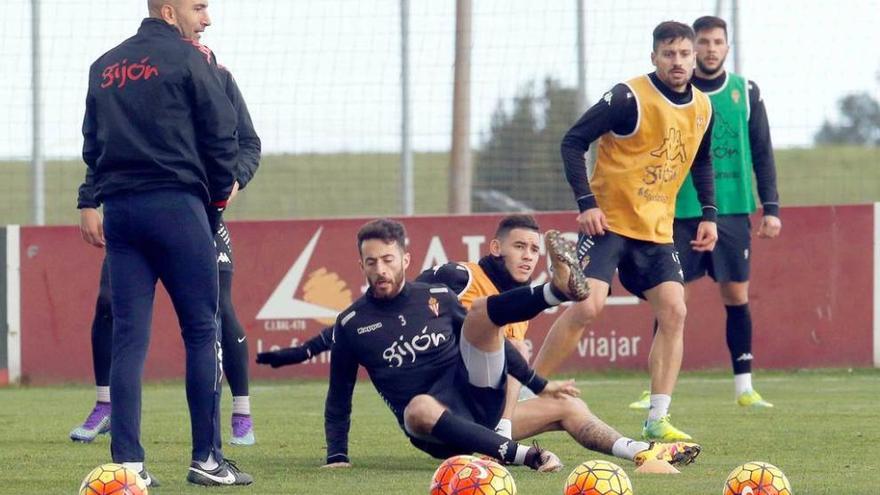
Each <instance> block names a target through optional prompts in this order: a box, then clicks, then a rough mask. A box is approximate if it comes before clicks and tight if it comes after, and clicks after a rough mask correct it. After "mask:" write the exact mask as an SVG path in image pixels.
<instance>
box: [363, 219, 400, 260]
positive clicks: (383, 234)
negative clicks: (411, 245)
mask: <svg viewBox="0 0 880 495" xmlns="http://www.w3.org/2000/svg"><path fill="white" fill-rule="evenodd" d="M370 239H379V240H380V241H382V242H384V243H385V244H392V243H395V242H396V243H397V245H398V246H399V247H400V250H401V251H403V250H405V249H406V228H405V227H404V226H403V224H402V223H400V222H398V221H396V220H391V219H390V218H380V219H378V220H373V221H370V222H367V223H365V224H364V225H363V227H361V228H360V230H358V233H357V245H358V253H360V252H361V244H363V242H364V241H368V240H370Z"/></svg>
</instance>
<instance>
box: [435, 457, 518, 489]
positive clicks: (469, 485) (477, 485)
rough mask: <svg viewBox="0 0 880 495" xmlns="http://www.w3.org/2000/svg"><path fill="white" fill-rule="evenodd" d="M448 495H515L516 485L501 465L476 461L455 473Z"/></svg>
mask: <svg viewBox="0 0 880 495" xmlns="http://www.w3.org/2000/svg"><path fill="white" fill-rule="evenodd" d="M449 495H516V483H514V482H513V476H512V475H511V474H510V471H508V470H507V469H506V468H505V467H504V466H502V465H501V464H498V463H497V462H495V461H490V460H488V459H477V460H475V461H471V462H470V463H469V464H467V465H466V466H464V467H463V468H461V469H459V470H458V472H457V473H455V475H454V476H453V477H452V481H450V482H449Z"/></svg>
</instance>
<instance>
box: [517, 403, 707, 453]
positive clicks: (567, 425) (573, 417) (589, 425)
mask: <svg viewBox="0 0 880 495" xmlns="http://www.w3.org/2000/svg"><path fill="white" fill-rule="evenodd" d="M513 425H514V429H513V433H514V434H513V438H514V439H521V438H528V437H531V436H534V435H537V434H539V433H542V432H546V431H551V430H564V431H565V432H567V433H568V434H569V435H571V437H572V438H573V439H574V440H575V441H576V442H577V443H578V444H580V445H581V446H582V447H584V448H586V449H589V450H593V451H595V452H601V453H603V454H607V455H613V456H615V457H618V458H620V459H627V460H631V461H633V462H635V463H636V465H637V466H640V465H642V464H643V463H644V462H645V461H647V460H650V459H661V460H665V461H667V462H669V463H671V464H674V465H685V464H690V463H691V462H693V461H694V459H695V458H696V457H697V455H698V454H699V453H700V450H701V448H700V446H699V445H697V444H695V443H685V442H677V443H669V444H666V443H663V444H661V443H653V442H642V441H638V440H633V439H631V438H627V437H624V436H623V435H621V434H620V433H619V432H617V431H616V430H615V429H614V428H612V427H611V426H609V425H608V424H607V423H605V422H604V421H602V420H601V419H599V418H598V417H597V416H596V415H595V414H593V413H592V412H591V411H590V409H589V408H588V407H587V405H586V404H585V403H584V402H583V401H582V400H580V399H578V398H574V397H547V396H540V397H538V398H537V399H534V400H531V401H527V402H524V403H522V404H519V405H518V406H517V408H516V411H515V413H514V419H513Z"/></svg>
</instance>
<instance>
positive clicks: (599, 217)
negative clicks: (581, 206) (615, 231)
mask: <svg viewBox="0 0 880 495" xmlns="http://www.w3.org/2000/svg"><path fill="white" fill-rule="evenodd" d="M577 224H578V230H580V231H581V232H583V233H584V234H587V235H605V229H607V228H608V221H607V220H606V219H605V213H603V212H602V210H600V209H599V208H590V209H589V210H585V211H582V212H581V214H580V215H578V216H577Z"/></svg>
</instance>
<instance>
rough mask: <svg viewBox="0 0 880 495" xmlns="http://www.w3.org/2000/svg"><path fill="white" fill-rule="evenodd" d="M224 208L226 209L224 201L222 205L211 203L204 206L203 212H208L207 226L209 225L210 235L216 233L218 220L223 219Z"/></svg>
mask: <svg viewBox="0 0 880 495" xmlns="http://www.w3.org/2000/svg"><path fill="white" fill-rule="evenodd" d="M224 210H226V204H225V203H224V204H223V206H220V205H219V204H217V203H212V204H209V205H208V206H206V207H205V212H206V213H207V214H208V226H209V227H211V235H216V234H217V232H219V231H220V222H221V221H223V211H224Z"/></svg>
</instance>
